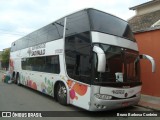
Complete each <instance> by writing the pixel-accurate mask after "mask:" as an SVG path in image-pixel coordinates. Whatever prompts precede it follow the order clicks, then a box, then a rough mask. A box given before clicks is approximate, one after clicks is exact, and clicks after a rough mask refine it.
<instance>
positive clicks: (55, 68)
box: [22, 56, 60, 74]
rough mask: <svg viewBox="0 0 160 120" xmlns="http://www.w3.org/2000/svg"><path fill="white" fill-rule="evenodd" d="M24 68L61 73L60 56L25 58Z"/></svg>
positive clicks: (23, 60) (23, 61)
mask: <svg viewBox="0 0 160 120" xmlns="http://www.w3.org/2000/svg"><path fill="white" fill-rule="evenodd" d="M22 69H23V70H31V71H39V72H47V73H57V74H58V73H60V65H59V57H58V56H45V57H34V58H23V59H22Z"/></svg>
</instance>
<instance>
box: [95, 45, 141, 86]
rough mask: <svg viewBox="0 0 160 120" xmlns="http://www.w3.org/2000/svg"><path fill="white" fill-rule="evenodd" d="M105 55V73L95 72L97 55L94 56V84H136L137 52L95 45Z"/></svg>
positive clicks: (137, 71) (137, 75)
mask: <svg viewBox="0 0 160 120" xmlns="http://www.w3.org/2000/svg"><path fill="white" fill-rule="evenodd" d="M97 45H98V46H99V47H101V48H102V49H103V50H104V52H105V54H106V71H105V72H104V73H99V72H96V71H97V60H98V59H97V55H96V54H93V55H94V59H93V61H94V68H95V73H94V77H95V82H122V83H123V82H136V81H139V80H140V79H139V69H140V68H139V66H140V64H139V61H137V58H138V52H136V51H133V50H128V49H125V48H121V47H116V46H111V45H105V44H97Z"/></svg>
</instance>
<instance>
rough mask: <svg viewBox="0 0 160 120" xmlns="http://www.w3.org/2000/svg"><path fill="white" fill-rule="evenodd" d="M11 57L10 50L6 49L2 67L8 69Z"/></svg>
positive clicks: (3, 53) (2, 56)
mask: <svg viewBox="0 0 160 120" xmlns="http://www.w3.org/2000/svg"><path fill="white" fill-rule="evenodd" d="M9 55H10V49H6V50H4V51H3V52H2V54H1V58H2V67H8V66H9Z"/></svg>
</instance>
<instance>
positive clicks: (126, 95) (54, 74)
mask: <svg viewBox="0 0 160 120" xmlns="http://www.w3.org/2000/svg"><path fill="white" fill-rule="evenodd" d="M141 58H144V59H148V60H149V61H150V62H151V65H152V71H153V72H154V70H155V63H154V60H153V58H152V57H150V56H148V55H139V52H138V47H137V43H136V40H135V38H134V36H133V33H132V31H131V29H130V27H129V25H128V23H127V22H126V21H124V20H122V19H120V18H118V17H116V16H113V15H110V14H108V13H105V12H102V11H99V10H96V9H91V8H89V9H84V10H81V11H78V12H75V13H73V14H70V15H67V16H65V17H63V18H61V19H59V20H57V21H55V22H53V23H51V24H49V25H46V26H44V27H43V28H40V29H38V30H36V31H34V32H32V33H30V34H29V35H27V36H24V37H23V38H21V39H18V40H17V41H15V42H13V43H12V46H11V53H10V71H11V72H12V77H13V79H15V81H16V83H17V84H18V85H24V86H28V87H30V88H33V89H35V90H38V91H40V92H42V93H45V94H47V95H50V96H53V97H54V98H55V99H56V100H57V101H58V102H59V103H60V104H63V105H66V104H72V105H74V106H77V107H80V108H83V109H86V110H89V111H104V110H111V109H117V108H121V107H127V106H133V105H136V104H137V103H138V102H139V100H140V92H141V86H142V82H141V80H140V62H139V60H140V59H141Z"/></svg>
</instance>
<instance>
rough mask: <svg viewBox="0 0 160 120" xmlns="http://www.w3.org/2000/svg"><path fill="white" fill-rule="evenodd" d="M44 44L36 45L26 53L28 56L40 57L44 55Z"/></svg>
mask: <svg viewBox="0 0 160 120" xmlns="http://www.w3.org/2000/svg"><path fill="white" fill-rule="evenodd" d="M45 48H46V43H43V44H39V45H36V46H34V47H31V48H29V49H28V51H27V53H28V54H29V56H40V55H45Z"/></svg>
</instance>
